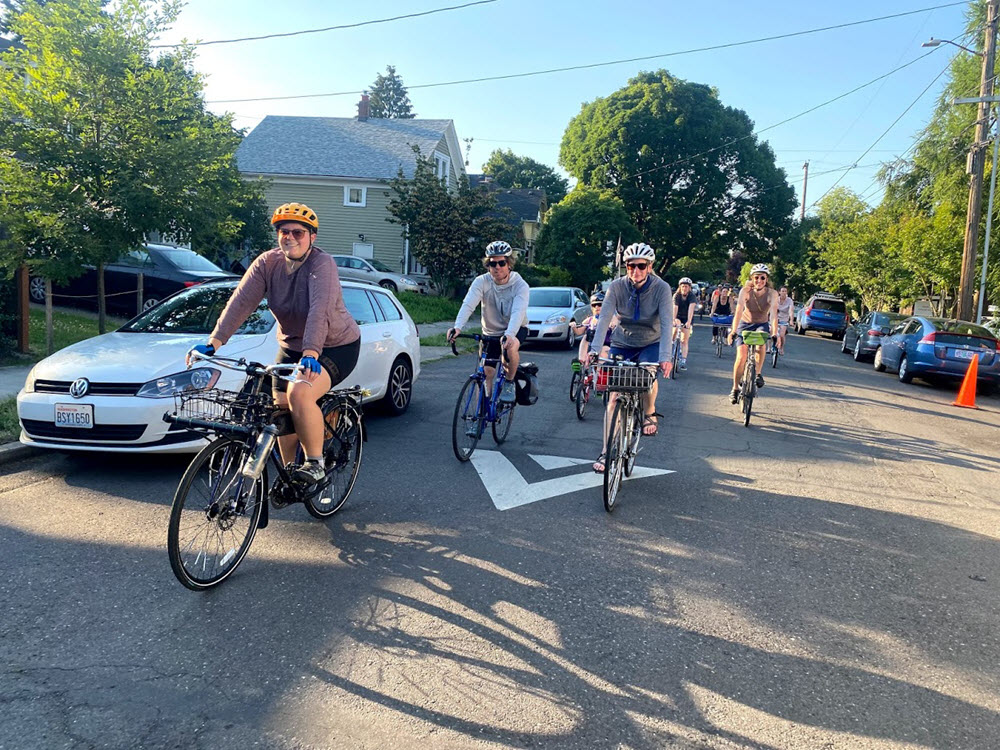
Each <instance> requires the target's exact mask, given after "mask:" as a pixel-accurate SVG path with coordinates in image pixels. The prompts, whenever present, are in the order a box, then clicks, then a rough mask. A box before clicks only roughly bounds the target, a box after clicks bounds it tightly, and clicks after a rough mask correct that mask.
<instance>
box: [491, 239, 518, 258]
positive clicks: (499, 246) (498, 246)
mask: <svg viewBox="0 0 1000 750" xmlns="http://www.w3.org/2000/svg"><path fill="white" fill-rule="evenodd" d="M513 252H514V250H513V248H511V246H510V245H509V244H508V243H506V242H504V241H503V240H496V241H494V242H491V243H490V244H488V245H487V246H486V257H487V258H495V257H496V256H498V255H503V256H507V255H511V254H513Z"/></svg>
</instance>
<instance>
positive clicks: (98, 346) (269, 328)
mask: <svg viewBox="0 0 1000 750" xmlns="http://www.w3.org/2000/svg"><path fill="white" fill-rule="evenodd" d="M342 286H343V290H344V304H345V305H346V306H347V309H348V310H349V311H350V312H351V314H352V315H353V316H354V318H355V320H357V321H358V325H359V326H360V327H361V354H360V356H359V358H358V364H357V367H356V368H355V369H354V372H353V373H351V375H350V376H349V377H348V378H347V380H346V381H345V383H344V385H345V386H351V385H361V386H362V387H364V388H366V389H368V390H369V391H371V395H370V396H369V397H368V398H367V399H366V400H367V401H374V400H378V399H380V400H382V401H383V403H384V404H385V406H386V407H387V409H388V410H389V411H390V412H391V413H394V414H402V413H403V412H404V411H406V408H407V407H408V406H409V404H410V398H411V396H412V393H413V383H414V381H415V380H416V379H417V377H418V375H419V374H420V340H419V338H418V337H417V329H416V326H414V324H413V321H412V320H411V319H410V316H409V315H408V314H407V313H406V310H404V309H403V307H402V305H400V304H399V302H398V301H397V300H396V299H395V297H394V296H393V295H392V293H391V292H389V291H387V290H385V289H379V288H376V287H371V286H368V285H366V284H356V283H353V282H349V281H344V282H342ZM235 288H236V281H235V280H233V281H228V280H227V281H220V282H212V283H207V284H203V285H200V286H196V287H192V288H190V289H185V290H184V291H182V292H178V293H177V294H175V295H174V296H172V297H170V298H168V299H166V300H164V301H163V302H162V303H161V304H159V305H157V306H156V307H154V308H152V309H150V310H147V311H146V312H144V313H143V314H142V315H140V316H138V317H137V318H135V319H133V320H132V321H130V322H129V323H127V324H126V325H124V326H123V327H122V328H120V329H118V330H117V331H114V332H113V333H106V334H104V335H103V336H95V337H94V338H92V339H87V340H86V341H80V342H79V343H76V344H73V345H72V346H68V347H66V348H65V349H62V350H60V351H58V352H56V353H55V354H53V355H52V356H51V357H48V358H46V359H43V360H42V361H41V362H39V363H38V364H37V365H35V367H34V368H32V370H31V372H30V373H28V377H27V380H26V381H25V384H24V388H23V389H22V390H21V392H20V393H19V394H18V395H17V416H18V419H19V420H20V422H21V442H22V443H25V444H27V445H32V446H35V447H39V448H57V449H59V450H101V451H114V452H121V453H190V452H194V451H197V450H198V449H199V448H200V447H201V446H202V445H204V440H203V439H202V438H201V437H200V436H199V435H198V434H197V433H193V432H190V431H188V430H184V429H180V428H178V427H177V426H176V425H172V424H171V425H168V424H167V423H165V422H164V421H163V414H164V412H166V411H170V410H172V409H173V404H174V395H175V394H177V393H179V392H183V391H187V390H192V389H201V388H208V387H214V388H222V389H226V390H239V388H240V386H241V385H242V384H243V376H241V375H240V374H239V373H236V372H233V371H231V370H227V369H224V368H220V367H212V365H211V362H210V361H209V362H201V363H199V364H198V365H197V366H196V367H194V368H192V369H190V370H188V369H185V367H184V355H185V354H186V353H187V351H188V350H189V349H190V348H191V347H192V346H194V345H195V344H201V343H204V342H205V341H206V339H207V338H208V335H209V333H211V331H212V328H213V327H214V325H215V321H216V320H217V319H218V317H219V313H220V312H222V308H223V307H224V306H225V304H226V301H227V300H228V299H229V296H230V295H231V294H232V292H233V289H235ZM277 328H278V326H277V324H276V323H275V320H274V317H273V316H272V315H271V313H270V311H269V310H268V309H267V302H266V300H265V301H264V302H263V303H262V304H261V306H260V307H259V308H258V309H257V310H256V312H254V313H253V314H252V315H251V316H250V318H249V319H248V320H247V322H246V323H245V324H244V325H243V327H242V328H241V329H240V330H239V331H238V332H237V334H236V335H235V336H233V337H232V339H230V341H229V343H228V344H226V345H225V346H224V347H222V348H221V349H220V350H219V354H221V355H224V356H229V357H243V358H245V359H247V360H248V361H252V362H261V363H264V364H267V363H271V362H274V360H275V357H276V355H277V352H278V342H277Z"/></svg>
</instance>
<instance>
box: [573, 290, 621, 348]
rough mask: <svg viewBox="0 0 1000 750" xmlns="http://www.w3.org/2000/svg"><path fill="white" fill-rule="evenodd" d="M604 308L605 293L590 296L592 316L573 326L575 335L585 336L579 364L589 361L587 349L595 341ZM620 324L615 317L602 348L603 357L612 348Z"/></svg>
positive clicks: (581, 342) (581, 344)
mask: <svg viewBox="0 0 1000 750" xmlns="http://www.w3.org/2000/svg"><path fill="white" fill-rule="evenodd" d="M603 306H604V292H597V293H595V294H592V295H590V315H589V316H587V317H586V318H584V319H583V322H582V323H581V324H580V325H578V326H573V333H574V335H576V336H581V335H582V336H583V338H582V339H581V340H580V352H579V359H578V360H577V361H578V362H586V361H587V349H589V348H590V342H591V341H593V340H594V333H595V332H596V331H597V324H598V321H599V320H600V318H601V308H602V307H603ZM617 324H618V318H617V317H615V318H614V319H613V320H612V321H611V327H610V328H609V329H608V332H607V334H605V336H604V344H603V345H602V346H601V356H602V357H603V356H605V355H606V349H607V348H608V347H610V346H611V334H612V331H613V330H614V327H615V326H616V325H617Z"/></svg>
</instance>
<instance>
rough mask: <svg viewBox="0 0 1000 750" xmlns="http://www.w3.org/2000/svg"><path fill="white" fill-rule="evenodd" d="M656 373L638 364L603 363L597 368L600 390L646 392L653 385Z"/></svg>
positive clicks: (597, 387)
mask: <svg viewBox="0 0 1000 750" xmlns="http://www.w3.org/2000/svg"><path fill="white" fill-rule="evenodd" d="M653 378H654V374H653V373H652V372H650V371H649V370H647V369H646V368H645V367H640V366H638V365H631V364H622V365H601V366H600V368H598V370H597V383H596V389H597V391H599V392H603V391H612V392H617V393H645V392H646V391H648V390H649V389H650V388H652V387H653Z"/></svg>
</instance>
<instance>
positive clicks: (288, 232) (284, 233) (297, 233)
mask: <svg viewBox="0 0 1000 750" xmlns="http://www.w3.org/2000/svg"><path fill="white" fill-rule="evenodd" d="M278 236H279V237H289V236H291V237H294V238H295V239H297V240H301V239H302V238H303V237H305V236H306V230H305V229H279V230H278Z"/></svg>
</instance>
